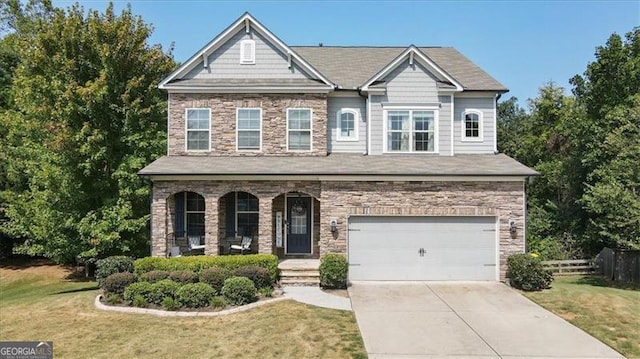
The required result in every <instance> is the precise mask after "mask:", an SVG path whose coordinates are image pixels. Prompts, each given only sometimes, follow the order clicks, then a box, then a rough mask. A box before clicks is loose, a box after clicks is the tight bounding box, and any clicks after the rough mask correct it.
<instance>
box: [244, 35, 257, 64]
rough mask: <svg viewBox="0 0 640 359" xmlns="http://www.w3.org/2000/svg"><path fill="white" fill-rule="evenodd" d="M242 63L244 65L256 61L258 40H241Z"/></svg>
mask: <svg viewBox="0 0 640 359" xmlns="http://www.w3.org/2000/svg"><path fill="white" fill-rule="evenodd" d="M240 63H241V64H244V65H252V64H255V63H256V42H255V41H254V40H242V41H240Z"/></svg>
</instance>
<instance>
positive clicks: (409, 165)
mask: <svg viewBox="0 0 640 359" xmlns="http://www.w3.org/2000/svg"><path fill="white" fill-rule="evenodd" d="M138 174H139V175H141V176H156V175H172V176H175V175H178V176H180V175H227V176H228V175H266V176H277V175H303V176H304V175H318V176H518V177H526V176H535V175H538V172H536V171H534V170H533V169H531V168H529V167H526V166H524V165H522V164H520V163H519V162H517V161H516V160H514V159H512V158H511V157H509V156H507V155H504V154H497V155H493V154H489V155H456V156H421V155H414V156H407V155H382V156H366V155H361V154H346V153H340V154H336V153H334V154H330V155H328V156H291V157H284V156H252V157H248V156H242V157H240V156H163V157H161V158H159V159H157V160H155V161H154V162H153V163H151V164H150V165H148V166H147V167H145V168H143V169H142V170H140V171H139V172H138Z"/></svg>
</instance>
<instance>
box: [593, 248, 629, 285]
mask: <svg viewBox="0 0 640 359" xmlns="http://www.w3.org/2000/svg"><path fill="white" fill-rule="evenodd" d="M595 263H596V265H597V266H598V272H599V273H600V274H602V275H604V276H605V277H607V278H608V279H610V280H613V281H616V282H634V283H640V251H638V250H624V249H611V248H604V249H603V250H602V251H601V252H600V253H599V254H598V255H597V256H596V260H595Z"/></svg>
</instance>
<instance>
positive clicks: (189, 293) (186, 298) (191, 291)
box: [176, 283, 216, 308]
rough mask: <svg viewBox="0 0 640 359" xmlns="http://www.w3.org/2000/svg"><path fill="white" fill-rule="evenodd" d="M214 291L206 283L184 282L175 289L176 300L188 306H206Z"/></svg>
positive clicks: (214, 293)
mask: <svg viewBox="0 0 640 359" xmlns="http://www.w3.org/2000/svg"><path fill="white" fill-rule="evenodd" d="M215 295H216V292H215V290H214V289H213V288H211V286H210V285H208V284H206V283H191V284H185V285H183V286H182V287H180V288H179V289H178V290H177V291H176V299H177V300H178V302H179V303H180V304H182V305H184V306H185V307H188V308H200V307H206V306H208V305H209V303H210V302H211V298H213V297H214V296H215Z"/></svg>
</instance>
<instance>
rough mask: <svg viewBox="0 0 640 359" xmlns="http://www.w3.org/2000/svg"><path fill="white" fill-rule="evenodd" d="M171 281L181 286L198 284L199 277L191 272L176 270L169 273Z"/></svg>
mask: <svg viewBox="0 0 640 359" xmlns="http://www.w3.org/2000/svg"><path fill="white" fill-rule="evenodd" d="M169 279H171V280H172V281H174V282H177V283H181V284H189V283H198V275H197V274H196V273H195V272H193V271H190V270H176V271H172V272H169Z"/></svg>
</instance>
